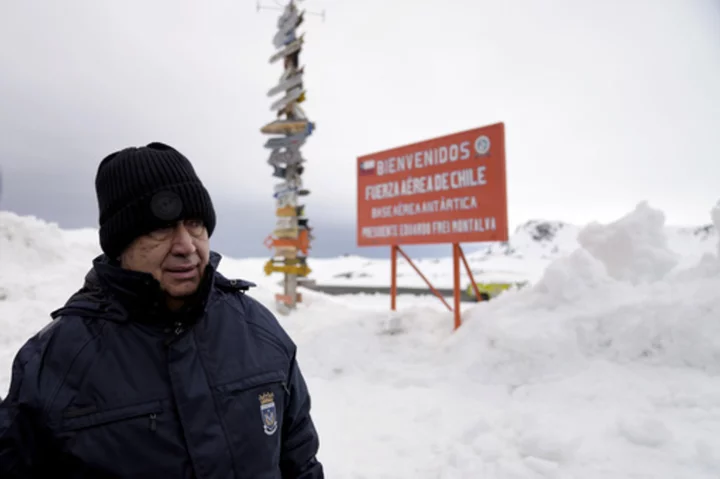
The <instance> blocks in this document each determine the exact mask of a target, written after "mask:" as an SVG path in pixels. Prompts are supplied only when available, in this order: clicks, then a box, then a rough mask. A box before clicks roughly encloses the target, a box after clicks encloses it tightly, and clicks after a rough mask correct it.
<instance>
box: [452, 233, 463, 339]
mask: <svg viewBox="0 0 720 479" xmlns="http://www.w3.org/2000/svg"><path fill="white" fill-rule="evenodd" d="M452 246H453V300H454V302H455V304H454V306H455V308H454V313H455V329H457V328H459V327H460V254H461V253H460V245H459V244H457V243H453V245H452Z"/></svg>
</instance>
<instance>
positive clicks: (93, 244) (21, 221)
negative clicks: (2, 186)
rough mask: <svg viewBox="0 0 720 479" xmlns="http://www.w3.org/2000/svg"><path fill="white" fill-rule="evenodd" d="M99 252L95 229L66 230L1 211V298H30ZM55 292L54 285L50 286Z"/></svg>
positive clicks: (84, 264)
mask: <svg viewBox="0 0 720 479" xmlns="http://www.w3.org/2000/svg"><path fill="white" fill-rule="evenodd" d="M99 253H100V246H99V243H98V239H97V233H96V232H95V231H94V230H92V229H87V230H63V229H61V228H60V227H59V226H58V225H57V224H55V223H49V222H46V221H43V220H41V219H38V218H35V217H33V216H18V215H16V214H14V213H11V212H7V211H0V297H3V298H4V299H8V298H10V299H13V298H14V299H31V298H35V297H36V291H37V289H38V288H43V287H45V286H46V285H52V284H53V282H54V281H64V280H63V278H64V277H67V275H68V274H69V273H70V272H71V271H74V270H75V269H77V268H80V269H83V270H85V271H87V270H88V269H89V267H90V263H89V262H90V260H92V258H93V257H94V256H96V255H97V254H99ZM51 288H53V289H54V286H51Z"/></svg>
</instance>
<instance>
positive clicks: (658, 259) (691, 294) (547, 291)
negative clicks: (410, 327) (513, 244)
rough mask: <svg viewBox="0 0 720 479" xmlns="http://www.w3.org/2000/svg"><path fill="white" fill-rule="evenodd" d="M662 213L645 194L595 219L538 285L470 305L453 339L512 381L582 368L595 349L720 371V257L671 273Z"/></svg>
mask: <svg viewBox="0 0 720 479" xmlns="http://www.w3.org/2000/svg"><path fill="white" fill-rule="evenodd" d="M713 215H714V219H715V220H716V221H717V216H718V214H717V209H716V210H715V212H714V213H713ZM663 223H664V217H663V215H662V213H661V212H659V211H657V210H654V209H652V208H650V207H649V206H648V205H647V204H645V203H641V204H640V205H638V207H637V208H636V209H635V210H634V211H633V212H631V213H630V214H628V215H627V216H625V217H623V218H621V219H619V220H618V221H615V222H613V223H610V224H608V225H600V224H597V223H593V224H591V225H589V226H588V227H586V228H585V229H583V230H582V231H581V232H580V233H579V235H578V238H579V242H580V244H581V245H582V246H581V247H580V248H579V249H578V250H576V251H575V252H573V253H572V254H570V255H569V256H567V257H565V258H561V259H559V260H556V261H555V262H553V263H552V264H550V265H549V267H548V268H547V269H546V271H545V273H544V275H543V276H542V278H541V279H540V281H539V282H538V283H537V284H536V285H535V286H534V287H532V288H529V289H527V290H521V291H518V292H512V293H507V294H505V295H503V296H501V297H500V298H498V299H497V300H496V301H493V302H490V303H488V304H485V305H481V306H478V307H477V308H476V309H475V310H473V311H471V312H469V313H468V314H467V317H466V320H467V324H466V325H465V328H464V329H465V331H461V332H460V333H459V334H458V335H457V337H456V338H454V339H453V341H452V348H454V349H455V348H457V349H458V350H460V351H462V352H463V354H464V357H463V362H464V363H466V364H468V365H469V366H468V369H469V371H470V373H471V374H473V376H475V377H476V378H477V379H479V380H482V381H499V382H506V383H508V384H525V383H528V382H534V381H544V380H547V379H548V378H550V377H556V376H558V375H561V376H562V375H565V374H569V373H571V372H577V371H579V370H582V369H583V368H586V367H587V366H588V362H589V361H591V360H593V359H596V358H603V359H606V360H610V361H615V362H620V363H630V362H637V363H642V364H648V365H655V366H670V367H691V368H696V369H699V370H703V371H707V372H709V373H712V374H718V373H720V321H718V320H717V318H718V314H719V313H720V294H718V293H717V292H718V291H720V278H718V277H717V276H711V275H708V274H707V263H712V264H715V265H716V264H717V263H718V257H717V256H714V255H713V256H706V257H705V258H704V259H703V261H702V262H701V263H702V264H705V266H704V267H703V268H700V265H698V266H696V267H695V268H693V269H690V270H687V271H681V272H676V273H675V274H672V275H671V274H669V273H670V272H671V271H672V270H673V268H674V267H675V265H676V264H677V254H676V253H674V252H672V251H670V250H669V249H668V248H667V242H666V238H665V232H664V231H665V230H664V227H663Z"/></svg>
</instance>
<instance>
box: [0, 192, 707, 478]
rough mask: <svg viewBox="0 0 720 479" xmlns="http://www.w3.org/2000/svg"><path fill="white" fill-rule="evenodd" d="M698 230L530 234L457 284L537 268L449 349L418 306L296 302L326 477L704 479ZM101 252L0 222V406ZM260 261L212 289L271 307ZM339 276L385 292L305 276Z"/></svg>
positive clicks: (649, 214)
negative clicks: (249, 284)
mask: <svg viewBox="0 0 720 479" xmlns="http://www.w3.org/2000/svg"><path fill="white" fill-rule="evenodd" d="M711 218H712V221H713V223H714V226H713V227H710V226H706V227H702V228H683V229H677V228H675V229H674V228H669V227H667V226H665V225H664V216H663V214H662V213H661V212H659V211H657V210H655V209H653V208H651V207H650V206H649V205H647V204H645V203H641V204H639V205H638V206H637V207H636V208H635V209H634V210H633V211H631V212H630V213H629V214H628V215H626V216H624V217H623V218H620V219H618V220H617V221H615V222H612V223H609V224H605V225H601V224H596V223H593V224H590V225H587V226H586V227H585V228H577V229H574V230H573V227H572V226H567V225H563V226H561V225H560V224H559V223H552V222H529V223H528V224H526V225H523V226H522V227H521V228H520V229H519V230H518V232H516V235H515V237H514V240H515V241H514V244H513V242H512V241H511V243H510V244H509V245H500V246H496V247H494V248H495V249H494V250H493V251H491V252H490V253H488V252H478V253H477V254H474V255H473V259H474V260H475V261H473V267H478V268H480V269H482V270H483V271H486V272H488V274H492V272H493V271H505V272H507V271H509V270H510V269H512V270H513V271H515V272H520V269H521V267H522V266H523V265H525V266H526V267H528V269H532V268H537V266H538V265H540V264H545V265H546V267H545V266H543V268H542V269H540V270H539V271H537V272H532V271H530V272H527V273H526V274H528V275H532V274H535V275H536V279H537V281H535V283H534V284H533V285H532V286H531V287H529V288H525V289H522V290H518V291H509V292H506V293H504V294H503V295H501V296H500V297H499V298H497V299H495V300H493V301H490V302H487V303H482V304H479V305H471V306H468V305H466V306H465V307H466V308H468V309H467V310H466V311H465V312H464V314H463V316H464V324H463V327H462V328H461V329H460V330H459V331H457V332H455V333H453V332H452V316H451V314H450V313H448V312H447V311H445V310H443V309H442V306H441V305H440V304H439V302H437V300H436V299H434V298H430V299H428V300H426V299H425V298H420V297H415V298H413V299H412V300H407V299H406V298H400V300H399V302H398V305H399V307H400V308H401V309H400V310H399V311H398V312H397V313H396V314H389V312H388V311H387V310H388V300H387V297H383V296H377V297H373V296H359V297H329V296H325V295H322V294H318V293H313V292H306V293H304V297H305V301H304V303H303V304H302V305H301V307H300V309H299V310H298V311H297V313H296V314H293V315H292V316H289V317H281V318H280V320H281V322H282V323H283V325H284V326H285V328H286V329H287V331H288V332H289V333H290V335H291V336H292V337H293V339H294V340H295V341H296V342H297V344H298V345H299V360H300V362H301V365H302V367H303V370H304V372H305V374H306V376H307V378H308V383H309V385H310V387H311V391H312V394H313V399H314V401H313V402H314V417H315V420H316V422H317V426H318V429H319V431H320V434H321V443H322V446H321V457H320V459H321V460H322V461H323V462H324V463H325V465H326V468H327V471H328V472H327V474H328V476H329V477H337V478H363V477H368V478H369V477H372V478H418V479H422V478H431V477H432V478H441V479H455V478H457V479H460V478H463V479H465V478H471V477H488V478H494V479H520V478H522V479H535V478H557V479H565V478H568V479H570V478H578V477H582V478H583V479H596V478H597V479H599V478H603V479H605V478H613V479H615V478H625V477H653V478H658V479H663V478H678V477H682V478H686V477H687V478H690V477H692V478H693V479H706V478H707V479H710V478H713V479H715V478H717V477H720V439H718V435H717V431H718V430H720V416H718V414H717V411H719V410H720V378H719V377H718V373H720V322H719V321H718V317H719V316H720V295H719V294H718V291H720V259H719V258H720V243H719V242H718V237H717V230H718V229H720V208H715V209H713V210H712V212H711ZM561 243H562V244H563V245H564V246H562V247H560V244H561ZM556 246H557V248H556ZM98 251H99V248H98V247H97V236H96V233H95V232H94V231H92V230H87V231H76V232H69V231H63V230H60V229H58V228H57V227H56V226H54V225H51V224H47V223H44V222H42V221H39V220H37V219H34V218H23V217H18V216H16V215H12V214H9V213H2V212H0V288H3V289H4V290H5V291H6V293H5V294H6V299H5V300H0V331H2V332H3V333H2V334H0V346H2V347H1V348H0V366H2V368H1V369H0V388H2V390H5V389H6V387H7V384H8V380H9V372H10V363H11V361H12V357H13V355H14V353H15V351H16V349H17V347H19V345H20V344H21V343H22V342H23V341H24V340H25V339H26V337H27V336H29V335H30V334H32V333H33V332H34V331H36V330H37V329H39V328H41V327H42V326H44V325H45V323H46V322H47V320H48V313H49V311H51V310H52V309H54V308H55V307H57V306H58V305H60V304H62V302H64V300H65V299H66V297H67V295H68V294H70V293H71V292H72V291H74V290H75V289H77V287H78V286H79V284H80V281H81V280H82V276H83V275H84V274H85V272H86V271H87V269H88V267H89V262H90V260H91V259H92V257H93V256H94V255H95V254H97V253H98ZM542 255H545V258H544V259H543V258H541V256H542ZM550 257H553V258H554V259H548V258H550ZM445 261H447V260H446V259H439V260H437V262H436V263H442V262H445ZM262 262H264V259H246V260H233V259H229V258H227V259H226V260H224V261H223V263H222V264H221V271H222V272H223V273H225V274H227V275H229V276H241V277H245V278H247V279H250V280H253V281H256V280H260V281H258V282H259V283H260V285H261V287H260V288H258V289H256V290H253V292H252V293H251V294H252V295H253V296H255V297H257V298H258V299H260V300H261V301H262V302H264V303H266V304H267V305H269V306H270V307H272V297H273V293H274V291H273V287H272V281H271V280H266V279H265V278H263V277H262V273H261V272H260V271H261V268H260V266H261V264H262ZM543 262H544V263H543ZM436 263H433V262H432V261H427V262H425V264H424V265H423V266H421V268H422V269H423V270H424V271H425V268H426V267H428V266H430V265H432V264H436ZM353 264H355V265H358V266H359V267H360V266H361V267H362V268H363V271H372V270H375V269H376V270H378V271H380V270H382V272H383V276H385V275H387V264H386V263H385V262H378V261H374V260H369V259H364V258H343V259H338V260H335V261H333V260H323V261H317V260H316V261H315V262H314V263H313V269H314V271H316V272H317V274H318V276H322V275H325V276H327V277H331V276H332V275H333V274H336V273H337V272H338V271H349V269H348V268H349V267H350V266H352V265H353ZM480 265H481V266H480ZM450 272H451V269H450V268H448V267H447V265H445V266H443V267H442V268H441V267H440V266H438V268H437V270H436V271H435V272H434V274H435V275H436V277H435V279H436V280H437V279H441V278H438V277H439V275H440V274H449V273H450ZM378 274H379V273H378ZM350 276H352V275H350ZM368 276H369V277H370V279H372V278H371V277H372V274H370V273H368V275H367V276H366V277H365V278H362V280H365V281H369V280H370V279H368ZM351 279H352V278H349V279H348V281H350V280H351ZM0 394H2V393H0ZM368 457H372V458H373V460H372V461H368V460H367V458H368Z"/></svg>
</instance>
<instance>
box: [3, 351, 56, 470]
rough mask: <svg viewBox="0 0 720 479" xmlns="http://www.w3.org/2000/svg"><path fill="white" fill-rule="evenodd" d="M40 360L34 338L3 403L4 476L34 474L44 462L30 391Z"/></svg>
mask: <svg viewBox="0 0 720 479" xmlns="http://www.w3.org/2000/svg"><path fill="white" fill-rule="evenodd" d="M37 361H38V355H37V351H36V343H35V342H34V341H33V340H32V339H31V340H30V341H28V342H27V343H26V344H25V345H24V346H23V347H22V348H21V349H20V351H19V352H18V354H17V355H16V356H15V359H14V361H13V365H12V377H11V380H10V389H9V391H8V394H7V396H6V397H5V398H4V399H3V400H2V402H1V403H0V477H2V478H3V479H5V478H7V479H11V478H13V479H14V478H18V479H19V478H22V479H26V478H32V477H36V476H37V474H38V473H40V471H39V470H38V468H39V467H40V465H41V464H42V463H43V462H44V460H43V458H41V457H40V453H41V451H43V449H44V446H45V445H44V444H41V437H40V436H41V433H40V432H39V429H38V428H37V427H36V416H35V411H36V405H35V404H33V401H32V399H31V397H30V396H31V395H29V394H28V391H29V390H30V389H31V388H30V387H29V386H30V385H31V384H33V378H32V376H33V374H32V372H30V371H32V370H33V367H32V366H33V364H34V362H37Z"/></svg>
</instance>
